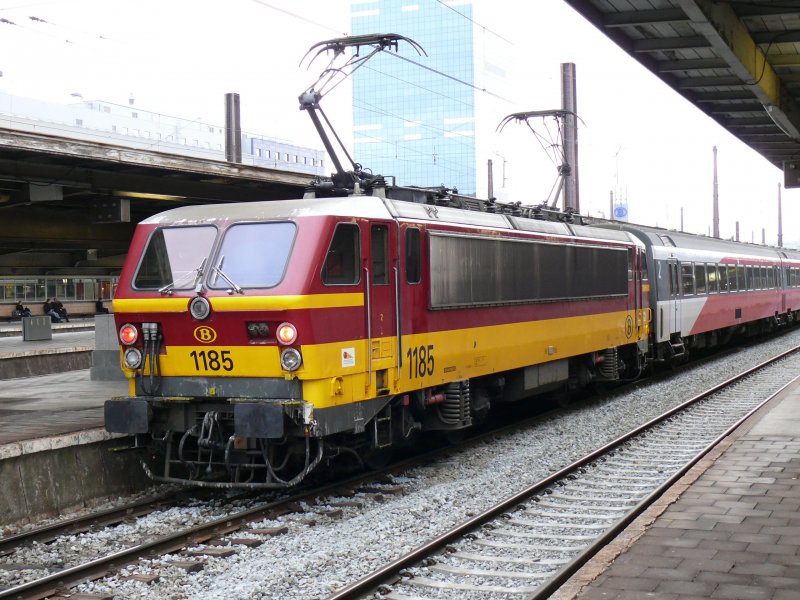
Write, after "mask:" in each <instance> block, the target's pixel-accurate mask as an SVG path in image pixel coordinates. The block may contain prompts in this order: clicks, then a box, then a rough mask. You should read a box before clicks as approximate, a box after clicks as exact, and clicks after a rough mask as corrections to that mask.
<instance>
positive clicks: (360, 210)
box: [142, 196, 634, 243]
mask: <svg viewBox="0 0 800 600" xmlns="http://www.w3.org/2000/svg"><path fill="white" fill-rule="evenodd" d="M313 216H342V217H357V218H367V219H409V220H416V221H430V222H437V223H454V224H459V225H467V226H472V227H491V228H496V229H509V230H514V229H516V230H521V231H530V232H536V233H543V234H547V235H559V236H566V237H581V238H595V239H603V240H612V241H618V242H625V243H631V242H632V241H634V240H633V239H632V238H631V236H630V235H629V234H628V233H626V232H624V231H621V230H614V229H599V228H596V227H587V226H583V225H576V224H571V223H564V222H559V221H547V220H539V219H531V218H525V217H519V216H512V215H508V214H502V213H492V212H485V211H476V210H468V209H463V208H453V207H448V206H436V205H429V204H421V203H418V202H406V201H402V200H391V199H381V198H378V197H375V196H347V197H331V198H313V199H305V198H304V199H296V200H269V201H263V202H237V203H230V204H206V205H196V206H184V207H180V208H175V209H172V210H168V211H165V212H162V213H159V214H156V215H153V216H151V217H149V218H147V219H145V220H143V221H142V223H143V224H155V225H159V226H170V225H171V226H176V225H199V224H202V223H222V222H232V221H259V220H275V219H293V218H297V217H313Z"/></svg>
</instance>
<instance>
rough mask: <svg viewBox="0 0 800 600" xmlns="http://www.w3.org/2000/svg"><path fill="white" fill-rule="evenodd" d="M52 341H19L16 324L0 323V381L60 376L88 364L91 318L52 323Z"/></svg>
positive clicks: (92, 339) (92, 333)
mask: <svg viewBox="0 0 800 600" xmlns="http://www.w3.org/2000/svg"><path fill="white" fill-rule="evenodd" d="M50 326H51V328H52V339H49V340H35V341H28V340H24V339H23V334H22V325H21V323H20V322H19V321H10V322H4V323H0V380H5V379H14V378H18V377H29V376H32V375H46V374H49V373H63V372H65V371H73V370H76V369H86V368H89V367H90V366H91V365H92V351H93V350H94V347H95V322H94V319H93V318H91V319H89V318H87V319H71V320H70V322H69V323H52V324H51V325H50Z"/></svg>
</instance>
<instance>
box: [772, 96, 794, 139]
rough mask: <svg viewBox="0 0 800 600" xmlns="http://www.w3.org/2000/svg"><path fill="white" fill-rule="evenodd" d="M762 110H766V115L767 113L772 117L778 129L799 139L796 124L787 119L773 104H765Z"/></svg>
mask: <svg viewBox="0 0 800 600" xmlns="http://www.w3.org/2000/svg"><path fill="white" fill-rule="evenodd" d="M764 110H765V111H767V115H769V118H770V119H772V122H773V123H775V125H776V126H777V128H778V129H780V130H781V131H782V132H783V133H785V134H786V135H788V136H789V137H790V138H792V139H793V140H800V131H798V129H797V126H796V125H795V124H794V123H792V122H791V121H790V120H789V117H788V116H786V113H785V112H783V111H782V110H781V109H780V108H778V107H777V106H775V105H774V104H765V105H764Z"/></svg>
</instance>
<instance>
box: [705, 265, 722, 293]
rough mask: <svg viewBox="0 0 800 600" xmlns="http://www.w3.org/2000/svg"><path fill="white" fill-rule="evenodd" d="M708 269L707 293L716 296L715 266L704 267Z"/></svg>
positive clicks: (717, 285) (717, 283)
mask: <svg viewBox="0 0 800 600" xmlns="http://www.w3.org/2000/svg"><path fill="white" fill-rule="evenodd" d="M706 266H707V267H708V293H709V294H716V293H717V292H718V291H719V280H718V278H717V265H706Z"/></svg>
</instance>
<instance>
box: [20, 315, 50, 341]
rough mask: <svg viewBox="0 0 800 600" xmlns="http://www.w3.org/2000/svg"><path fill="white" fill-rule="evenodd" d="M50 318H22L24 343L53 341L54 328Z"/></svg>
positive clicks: (47, 316)
mask: <svg viewBox="0 0 800 600" xmlns="http://www.w3.org/2000/svg"><path fill="white" fill-rule="evenodd" d="M50 322H51V321H50V316H49V315H45V316H43V317H22V340H23V341H24V342H37V341H39V340H52V339H53V328H52V327H51V326H50Z"/></svg>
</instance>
